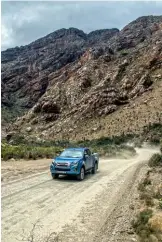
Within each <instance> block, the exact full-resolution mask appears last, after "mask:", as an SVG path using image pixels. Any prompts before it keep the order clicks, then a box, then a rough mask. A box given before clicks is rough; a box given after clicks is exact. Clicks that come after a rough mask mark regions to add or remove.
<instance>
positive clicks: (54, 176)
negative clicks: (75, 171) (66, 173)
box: [51, 174, 59, 179]
mask: <svg viewBox="0 0 162 242" xmlns="http://www.w3.org/2000/svg"><path fill="white" fill-rule="evenodd" d="M51 175H52V178H53V179H57V178H58V177H59V174H51Z"/></svg>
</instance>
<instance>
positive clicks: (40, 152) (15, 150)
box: [1, 144, 62, 160]
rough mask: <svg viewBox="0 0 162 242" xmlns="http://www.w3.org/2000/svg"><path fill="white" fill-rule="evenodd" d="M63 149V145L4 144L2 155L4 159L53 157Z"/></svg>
mask: <svg viewBox="0 0 162 242" xmlns="http://www.w3.org/2000/svg"><path fill="white" fill-rule="evenodd" d="M61 151H62V147H54V146H53V147H41V146H40V147H39V146H27V145H17V146H16V145H9V144H2V149H1V157H2V159H3V160H9V159H11V158H14V159H34V160H35V159H38V158H52V157H54V156H56V155H57V154H58V153H60V152H61Z"/></svg>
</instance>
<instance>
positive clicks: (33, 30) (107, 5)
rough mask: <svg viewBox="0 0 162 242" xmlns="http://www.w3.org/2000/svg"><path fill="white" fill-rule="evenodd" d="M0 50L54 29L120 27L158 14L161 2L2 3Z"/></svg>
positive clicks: (160, 9) (30, 40)
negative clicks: (146, 16)
mask: <svg viewBox="0 0 162 242" xmlns="http://www.w3.org/2000/svg"><path fill="white" fill-rule="evenodd" d="M1 5H2V14H1V16H2V17H1V40H2V49H6V48H10V47H15V46H21V45H25V44H28V43H30V42H32V41H34V40H36V39H38V38H40V37H43V36H45V35H47V34H49V33H51V32H53V31H55V30H57V29H60V28H69V27H76V28H79V29H82V30H83V31H84V32H86V33H88V32H90V31H93V30H96V29H103V28H114V27H116V28H119V29H121V28H122V27H124V26H125V25H126V24H128V23H129V22H130V21H132V20H134V19H136V18H137V17H140V16H143V15H160V14H161V12H162V2H138V1H134V2H132V1H131V2H128V1H127V2H77V1H76V2H45V1H44V2H41V1H37V2H33V1H29V2H13V1H10V2H2V4H1Z"/></svg>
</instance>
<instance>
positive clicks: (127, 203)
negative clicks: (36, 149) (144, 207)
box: [2, 148, 156, 242]
mask: <svg viewBox="0 0 162 242" xmlns="http://www.w3.org/2000/svg"><path fill="white" fill-rule="evenodd" d="M154 152H156V150H154V149H150V148H149V149H147V148H143V149H137V156H136V157H134V158H132V159H101V160H100V165H99V170H98V172H97V174H95V175H92V174H88V175H87V176H86V178H85V180H84V181H82V182H78V181H77V180H76V179H74V178H73V179H72V178H66V177H60V178H59V179H58V180H52V179H51V176H50V173H49V171H48V170H47V168H48V166H49V161H46V162H45V161H42V163H41V161H39V162H40V166H41V164H42V167H44V171H43V172H39V173H38V174H36V173H35V174H32V175H31V176H30V175H28V176H26V175H24V178H23V174H26V173H23V172H22V176H21V177H18V179H17V180H15V179H14V180H13V181H12V176H10V180H9V179H6V181H5V182H3V184H2V241H3V242H16V241H30V242H39V241H40V242H47V241H53V242H54V241H62V242H66V241H68V242H70V241H72V242H74V241H78V242H92V241H93V242H98V241H99V242H111V241H126V242H127V241H136V237H135V235H134V234H133V231H132V230H131V227H130V220H131V217H132V214H133V208H132V207H131V203H132V199H133V200H134V199H136V197H137V194H136V186H137V183H138V181H139V180H140V178H141V175H142V170H143V169H144V168H145V164H146V161H147V160H148V158H149V157H150V156H151V155H152V154H153V153H154ZM32 162H33V164H35V161H30V165H29V163H28V167H29V169H32ZM45 163H46V164H45ZM13 164H14V162H13ZM4 166H5V165H4ZM10 166H11V167H10V168H12V165H11V164H10ZM24 167H25V164H24ZM2 170H3V163H2ZM11 170H12V169H11ZM33 227H34V229H33ZM49 234H51V238H52V239H51V240H50V238H49V239H47V236H49Z"/></svg>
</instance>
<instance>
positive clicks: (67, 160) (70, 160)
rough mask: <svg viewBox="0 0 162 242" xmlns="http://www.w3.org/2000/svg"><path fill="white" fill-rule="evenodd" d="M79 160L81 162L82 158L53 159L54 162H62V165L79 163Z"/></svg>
mask: <svg viewBox="0 0 162 242" xmlns="http://www.w3.org/2000/svg"><path fill="white" fill-rule="evenodd" d="M80 160H82V158H72V157H56V158H55V162H60V163H61V162H62V163H64V162H70V163H71V162H74V161H75V162H76V161H80Z"/></svg>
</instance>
